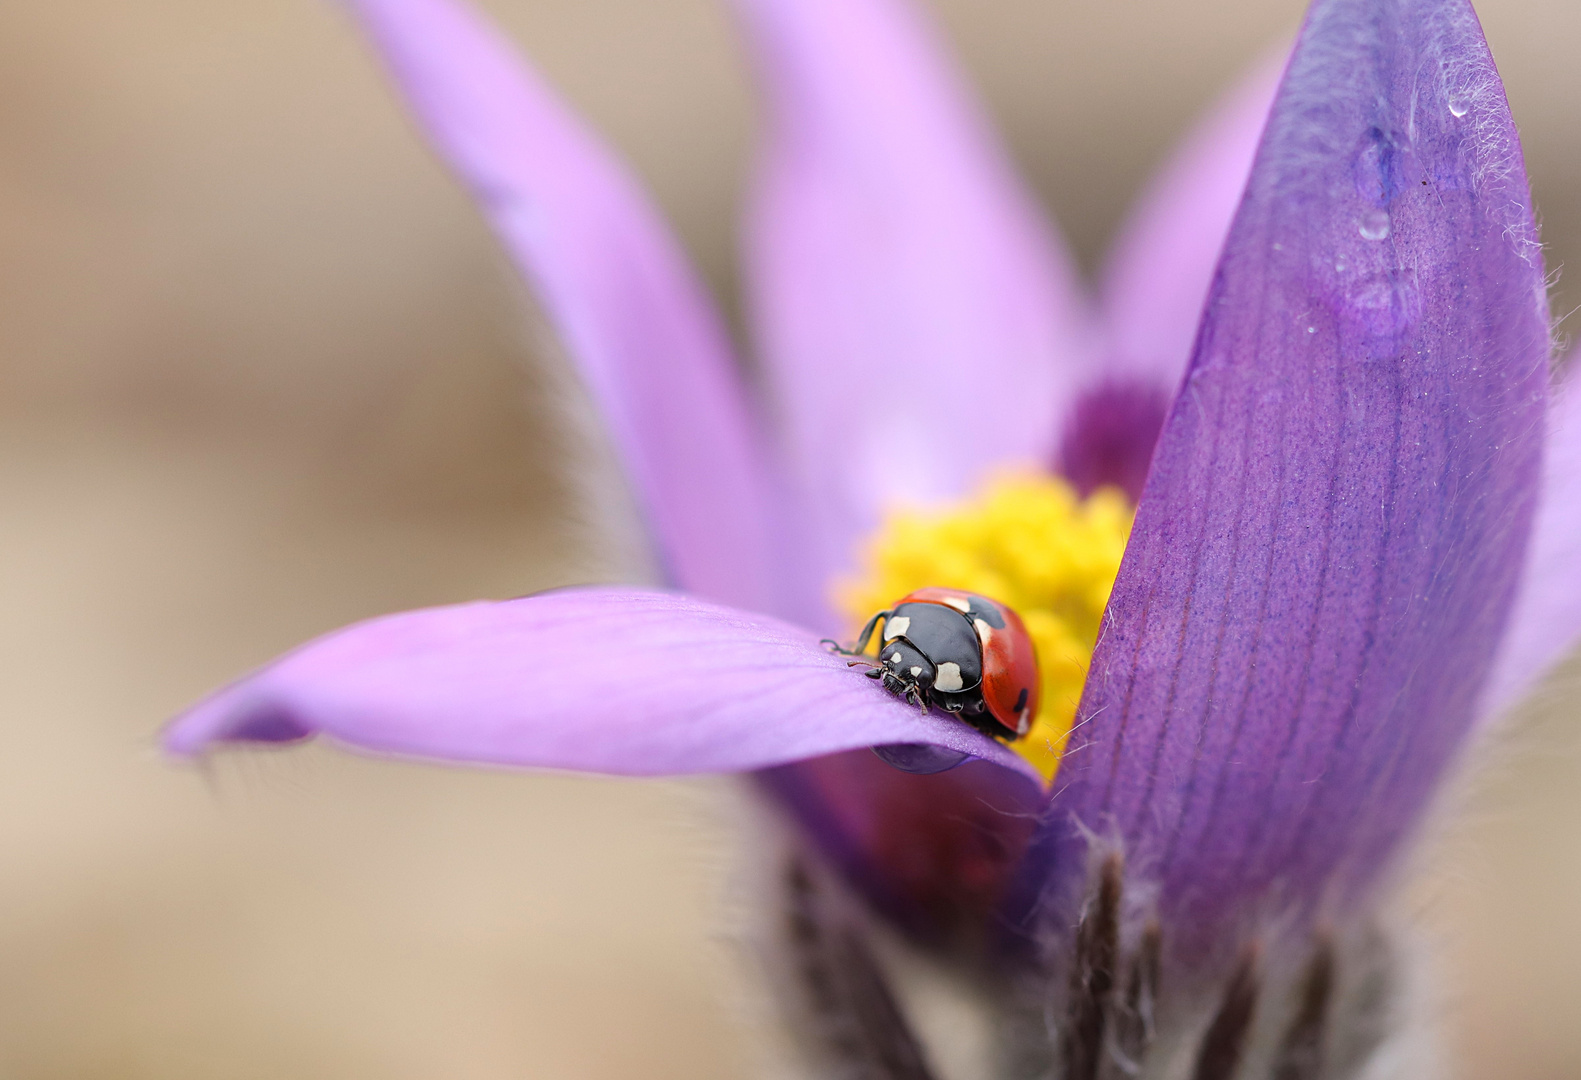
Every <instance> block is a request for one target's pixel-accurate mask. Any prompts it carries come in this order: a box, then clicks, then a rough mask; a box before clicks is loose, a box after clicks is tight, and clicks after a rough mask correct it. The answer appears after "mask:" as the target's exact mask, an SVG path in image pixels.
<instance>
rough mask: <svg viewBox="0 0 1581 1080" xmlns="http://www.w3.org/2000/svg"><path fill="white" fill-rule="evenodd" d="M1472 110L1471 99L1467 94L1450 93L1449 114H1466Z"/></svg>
mask: <svg viewBox="0 0 1581 1080" xmlns="http://www.w3.org/2000/svg"><path fill="white" fill-rule="evenodd" d="M1470 111H1471V99H1470V98H1469V97H1467V96H1466V95H1465V94H1459V93H1451V94H1450V95H1449V114H1450V115H1451V116H1465V115H1466V114H1467V113H1468V112H1470Z"/></svg>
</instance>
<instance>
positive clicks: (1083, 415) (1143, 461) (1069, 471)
mask: <svg viewBox="0 0 1581 1080" xmlns="http://www.w3.org/2000/svg"><path fill="white" fill-rule="evenodd" d="M1174 394H1175V388H1174V387H1172V386H1170V387H1166V386H1164V385H1163V384H1162V383H1159V382H1157V381H1156V380H1152V379H1149V378H1148V377H1146V376H1136V375H1132V376H1123V375H1120V376H1111V377H1109V378H1106V379H1101V380H1099V381H1098V382H1097V383H1096V384H1094V385H1092V386H1089V387H1088V388H1087V389H1086V390H1084V391H1082V393H1081V396H1080V397H1078V398H1077V399H1076V402H1075V405H1074V406H1073V407H1072V408H1071V412H1070V416H1069V417H1068V418H1067V419H1066V421H1065V424H1064V429H1063V431H1062V432H1061V434H1060V449H1059V461H1058V462H1057V468H1058V470H1059V473H1060V475H1061V476H1063V477H1065V479H1067V480H1069V481H1070V482H1071V484H1073V485H1074V486H1075V488H1076V490H1077V491H1079V492H1081V494H1082V495H1083V496H1087V495H1091V494H1092V493H1093V492H1094V491H1096V490H1097V489H1098V488H1101V487H1105V486H1108V487H1117V488H1119V489H1120V490H1121V491H1123V492H1125V493H1126V494H1127V495H1128V496H1130V497H1131V500H1132V501H1133V502H1135V501H1136V500H1137V499H1139V498H1141V497H1142V485H1143V484H1145V483H1146V482H1147V469H1148V465H1149V464H1150V463H1151V462H1152V460H1153V448H1154V446H1156V445H1157V443H1158V433H1159V432H1160V431H1162V430H1163V429H1164V418H1165V417H1166V416H1167V415H1168V413H1169V402H1170V399H1171V398H1173V397H1174Z"/></svg>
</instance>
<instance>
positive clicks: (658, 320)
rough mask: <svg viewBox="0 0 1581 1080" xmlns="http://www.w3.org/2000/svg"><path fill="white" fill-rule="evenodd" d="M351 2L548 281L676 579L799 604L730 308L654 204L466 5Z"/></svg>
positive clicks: (440, 143) (415, 106) (462, 169)
mask: <svg viewBox="0 0 1581 1080" xmlns="http://www.w3.org/2000/svg"><path fill="white" fill-rule="evenodd" d="M347 3H348V6H349V7H350V8H351V10H352V11H353V12H355V13H356V15H357V17H358V18H359V19H360V20H361V22H362V25H363V27H364V29H365V30H366V31H367V33H368V36H369V37H370V38H371V39H372V41H373V42H374V44H375V45H376V46H377V48H378V50H379V53H380V55H381V57H382V58H383V60H384V62H385V63H386V65H388V67H389V70H390V73H391V75H392V76H393V78H394V80H395V82H396V84H397V85H398V87H399V89H400V90H401V92H402V93H403V94H404V96H405V98H406V102H407V105H408V107H409V108H410V109H411V111H412V113H413V115H414V116H415V117H416V119H417V121H418V123H419V124H420V125H421V126H422V128H423V130H424V133H425V134H426V135H427V137H428V139H429V141H430V143H431V144H432V145H433V147H434V149H435V150H436V152H437V153H438V154H439V155H440V157H442V158H443V159H444V160H445V161H446V163H447V164H449V166H450V167H451V169H452V170H454V172H455V173H456V175H457V177H458V178H459V179H460V180H461V181H462V182H463V183H464V184H465V185H466V186H467V187H468V188H469V189H471V191H472V194H473V196H474V197H475V198H476V199H477V200H478V203H479V205H480V206H481V208H482V210H483V212H484V213H485V214H486V215H487V216H488V218H489V221H490V222H491V224H492V225H493V227H494V230H495V232H496V233H497V234H498V235H499V238H500V240H501V242H502V243H503V244H504V246H505V248H506V250H507V251H508V252H509V253H510V255H511V257H512V258H513V259H514V260H515V262H516V265H517V267H518V268H519V269H520V270H521V272H522V273H523V274H524V275H525V276H526V277H527V279H528V280H529V281H531V282H532V284H533V285H534V286H535V288H536V290H537V294H538V297H539V299H540V301H541V302H542V304H543V307H544V310H545V311H546V312H547V314H548V316H549V318H550V320H551V321H552V322H553V324H554V326H555V328H556V330H557V331H558V333H559V335H560V337H561V340H562V341H563V343H564V345H565V346H566V348H567V349H568V351H569V352H570V353H571V355H572V357H573V358H574V359H575V361H576V362H577V364H578V367H579V369H580V372H581V375H582V378H583V380H584V381H585V383H586V385H587V387H588V388H589V390H590V391H591V393H592V395H593V397H594V399H595V401H596V402H597V404H598V406H599V409H600V411H601V412H602V414H603V417H604V420H605V421H606V423H607V424H608V425H609V428H610V431H611V433H612V435H613V437H614V440H615V444H616V447H617V449H618V451H619V452H620V454H621V456H622V458H623V461H624V464H625V467H626V470H627V474H628V476H629V477H631V479H632V481H633V483H634V485H635V487H636V489H637V494H638V497H639V501H640V502H641V503H642V504H643V506H644V509H645V511H646V514H647V517H648V519H649V522H650V524H651V526H652V528H653V531H654V533H655V535H656V538H657V541H658V543H659V547H660V556H661V558H662V559H663V560H664V562H665V563H666V569H667V570H668V572H669V575H670V577H671V579H672V580H673V581H675V582H677V583H679V584H681V585H683V586H685V587H687V588H689V589H691V590H693V591H695V592H698V593H700V594H703V595H706V596H711V597H713V598H716V599H720V600H723V601H726V602H729V603H735V604H741V605H743V606H748V607H755V608H759V609H762V610H783V607H784V605H783V604H782V603H781V601H780V597H779V596H778V594H777V589H776V584H775V583H776V581H777V580H781V579H783V577H784V576H785V575H784V564H783V560H782V559H781V558H779V557H777V556H776V555H775V554H774V552H773V546H772V542H773V534H772V532H771V528H772V521H773V518H772V516H771V509H772V500H771V499H770V498H769V494H768V490H767V482H768V481H767V477H766V476H765V471H764V469H765V466H764V461H763V456H762V452H761V450H760V447H759V446H758V444H757V439H756V431H755V428H754V424H755V421H754V420H753V418H752V417H751V415H750V412H749V409H748V406H747V403H746V401H745V400H744V397H743V393H742V387H741V385H740V380H739V377H738V374H737V372H736V369H735V366H734V363H733V360H732V357H731V355H730V348H729V345H728V342H727V338H726V336H725V333H724V330H723V327H722V325H721V323H720V320H719V318H718V315H717V313H716V312H715V311H714V309H713V307H712V305H711V304H710V302H709V300H708V298H707V296H706V295H705V293H704V290H703V288H702V286H701V284H700V282H699V281H698V279H697V277H696V275H695V273H694V272H693V271H692V269H691V267H690V266H689V265H688V263H687V260H686V258H685V256H684V254H683V253H682V251H681V249H680V247H679V245H678V244H677V243H676V242H675V240H674V238H673V237H672V236H671V235H670V234H669V232H668V230H667V229H666V228H665V226H664V224H663V222H662V221H661V220H660V218H659V216H658V214H657V213H656V212H655V210H654V208H653V207H652V205H651V204H650V203H649V200H648V199H647V197H646V196H645V195H644V193H643V192H642V191H641V190H640V188H639V187H638V186H637V184H635V183H634V182H633V181H632V179H631V177H630V176H629V175H628V174H627V172H626V170H625V169H624V168H623V167H622V166H621V164H620V163H619V162H618V161H617V160H616V159H615V158H614V156H613V155H612V154H611V153H610V152H609V150H608V149H607V148H606V147H605V146H604V145H603V144H602V143H601V142H600V141H599V140H598V139H597V137H595V136H594V135H593V134H592V133H591V132H589V131H588V130H587V129H586V128H585V127H583V125H582V124H581V122H580V121H579V120H578V119H577V118H576V117H575V116H574V115H573V114H572V113H571V112H570V110H569V109H567V108H566V107H565V106H564V105H563V104H562V103H561V102H560V101H559V100H558V99H557V98H556V97H555V96H554V94H553V93H552V92H551V91H550V90H549V89H548V88H547V87H546V86H544V84H543V83H542V82H541V81H540V80H539V79H538V77H537V76H536V74H535V73H533V72H532V71H531V70H530V69H529V68H528V67H527V66H526V65H525V64H524V63H523V62H522V61H521V60H519V59H518V58H517V57H516V56H515V55H514V54H513V53H512V51H511V50H510V49H509V48H508V47H507V46H506V45H505V43H504V42H503V41H502V40H501V39H500V37H499V36H498V35H497V34H496V33H495V31H494V30H493V29H492V28H491V27H489V26H488V25H487V24H486V23H485V22H484V21H483V20H482V19H481V18H480V17H478V16H477V15H475V14H473V13H472V12H471V11H470V9H468V8H467V7H465V6H464V5H463V4H460V3H453V2H451V0H347ZM776 566H778V567H779V568H780V569H779V571H778V572H776V571H775V567H776Z"/></svg>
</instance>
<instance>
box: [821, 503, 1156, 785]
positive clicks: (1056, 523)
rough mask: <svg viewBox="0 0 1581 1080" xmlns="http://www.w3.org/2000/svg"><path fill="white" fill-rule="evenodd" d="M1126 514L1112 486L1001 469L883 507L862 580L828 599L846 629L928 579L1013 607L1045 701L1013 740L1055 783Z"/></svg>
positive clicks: (1127, 528)
mask: <svg viewBox="0 0 1581 1080" xmlns="http://www.w3.org/2000/svg"><path fill="white" fill-rule="evenodd" d="M1132 517H1133V510H1132V507H1131V505H1130V502H1129V501H1128V500H1127V499H1126V497H1125V496H1124V495H1122V494H1121V493H1120V492H1118V491H1116V490H1114V489H1112V488H1102V489H1100V490H1098V491H1096V492H1094V493H1093V494H1092V496H1090V497H1089V498H1087V499H1082V498H1081V497H1080V496H1078V495H1077V494H1076V492H1075V490H1074V489H1073V488H1072V487H1071V486H1070V485H1069V484H1068V483H1066V482H1065V481H1064V480H1061V479H1058V478H1056V477H1053V476H1047V475H1042V474H1031V475H1025V474H1022V475H1011V476H1003V477H1000V478H998V479H996V480H994V481H993V482H992V483H990V484H989V485H988V486H987V488H986V489H985V490H984V491H983V492H982V493H981V494H979V495H978V496H976V497H974V498H970V499H966V500H964V501H962V502H960V503H957V504H955V505H952V506H946V507H938V508H932V509H928V510H916V509H905V510H897V511H895V512H892V513H891V514H889V515H888V517H887V518H886V520H885V521H884V523H883V524H882V525H881V526H880V527H879V529H878V532H877V533H876V534H875V535H874V536H872V537H871V538H870V539H869V540H868V542H867V543H866V545H865V550H864V552H863V555H862V560H861V567H862V569H861V573H860V575H859V576H858V577H856V578H854V579H851V580H846V581H842V582H839V583H838V584H837V585H836V587H835V603H836V605H837V608H838V609H839V610H840V611H841V612H842V613H843V614H844V615H846V616H848V617H849V618H850V620H851V625H852V626H853V627H860V626H861V625H862V624H863V623H865V622H866V621H867V620H868V618H869V617H870V616H871V615H872V614H873V612H875V611H881V610H883V609H885V608H887V607H889V606H891V605H892V604H894V602H895V601H896V600H898V599H900V598H901V597H902V596H905V595H906V594H907V593H909V592H911V591H912V590H913V589H920V588H923V587H925V586H928V585H938V586H943V587H946V588H954V589H965V590H967V591H970V592H975V593H981V594H982V595H984V596H987V597H990V598H992V599H994V600H998V601H999V602H1000V603H1003V604H1008V605H1009V606H1010V607H1012V608H1014V609H1015V610H1016V611H1017V613H1019V614H1020V616H1021V618H1022V620H1023V621H1024V622H1025V623H1026V626H1027V631H1028V632H1029V633H1030V634H1031V635H1032V640H1033V642H1034V644H1035V645H1036V646H1037V652H1038V667H1039V669H1040V670H1041V673H1042V676H1043V700H1042V704H1041V706H1040V708H1039V709H1038V714H1037V716H1036V718H1034V720H1033V722H1032V728H1031V730H1030V731H1029V732H1028V734H1027V737H1026V738H1025V739H1022V740H1020V741H1019V742H1017V743H1014V744H1013V745H1014V747H1015V749H1016V750H1018V751H1019V752H1020V753H1021V755H1022V756H1023V757H1025V758H1026V759H1027V760H1028V761H1030V762H1031V763H1032V764H1033V765H1034V766H1035V767H1036V768H1037V769H1038V771H1039V772H1041V773H1042V774H1043V776H1044V778H1045V779H1046V780H1047V779H1052V778H1053V776H1054V773H1055V771H1056V770H1057V769H1058V768H1059V762H1060V756H1061V754H1062V753H1063V752H1064V749H1065V741H1066V739H1067V738H1068V737H1069V735H1070V731H1071V724H1072V723H1073V722H1074V720H1075V716H1076V706H1077V705H1078V704H1079V703H1080V699H1081V689H1082V684H1083V682H1085V681H1086V678H1087V666H1088V664H1089V662H1090V661H1091V660H1092V649H1093V645H1094V643H1095V642H1096V641H1097V639H1098V625H1099V622H1100V620H1101V619H1102V618H1103V609H1104V605H1106V604H1107V603H1108V602H1109V593H1110V591H1111V590H1112V589H1113V588H1114V578H1115V575H1116V574H1117V573H1119V570H1120V557H1121V556H1122V555H1123V554H1125V542H1126V538H1127V537H1128V536H1129V535H1130V532H1131V519H1132Z"/></svg>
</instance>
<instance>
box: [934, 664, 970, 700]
mask: <svg viewBox="0 0 1581 1080" xmlns="http://www.w3.org/2000/svg"><path fill="white" fill-rule="evenodd" d="M933 685H934V688H935V689H938V690H943V691H944V692H945V693H953V692H954V691H956V690H959V689H960V688H961V687H962V686H963V685H964V684H963V683H962V682H961V665H959V664H956V663H952V662H951V661H949V660H946V661H945V662H944V663H942V664H940V665H939V673H938V674H937V675H935V676H934V677H933Z"/></svg>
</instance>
